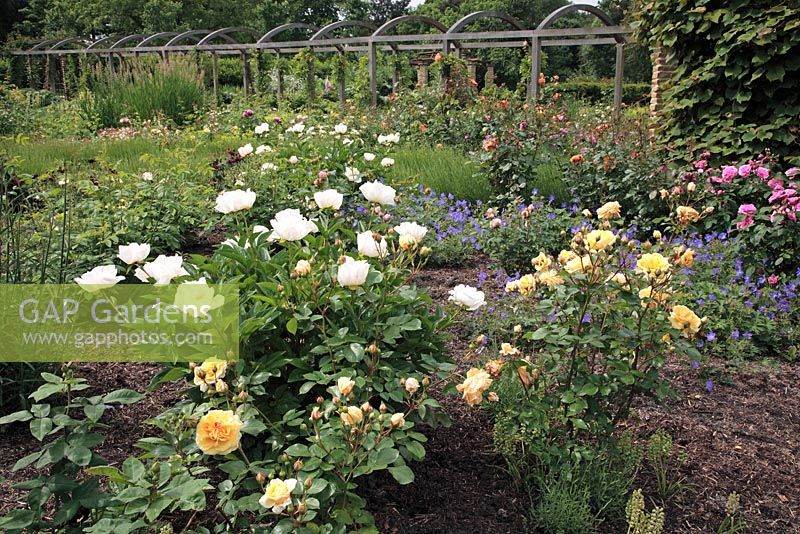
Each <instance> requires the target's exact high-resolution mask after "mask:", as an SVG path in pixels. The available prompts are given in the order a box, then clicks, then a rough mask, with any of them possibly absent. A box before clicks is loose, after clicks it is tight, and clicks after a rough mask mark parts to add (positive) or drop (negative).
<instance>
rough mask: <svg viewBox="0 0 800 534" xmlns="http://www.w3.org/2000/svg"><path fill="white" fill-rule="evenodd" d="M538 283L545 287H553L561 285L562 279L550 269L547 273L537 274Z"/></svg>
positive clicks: (556, 272)
mask: <svg viewBox="0 0 800 534" xmlns="http://www.w3.org/2000/svg"><path fill="white" fill-rule="evenodd" d="M539 282H541V283H542V284H544V285H546V286H547V287H555V286H560V285H561V284H563V283H564V279H563V278H561V277H560V276H559V275H558V271H554V270H552V269H550V270H549V271H544V272H541V273H539Z"/></svg>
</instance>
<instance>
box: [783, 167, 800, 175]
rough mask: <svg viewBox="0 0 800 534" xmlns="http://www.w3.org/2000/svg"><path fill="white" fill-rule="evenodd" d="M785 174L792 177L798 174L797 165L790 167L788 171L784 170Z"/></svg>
mask: <svg viewBox="0 0 800 534" xmlns="http://www.w3.org/2000/svg"><path fill="white" fill-rule="evenodd" d="M785 174H786V176H787V177H788V178H794V177H795V176H797V175H798V174H800V169H798V168H797V167H792V168H791V169H789V170H788V171H786V173H785Z"/></svg>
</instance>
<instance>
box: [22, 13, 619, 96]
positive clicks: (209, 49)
mask: <svg viewBox="0 0 800 534" xmlns="http://www.w3.org/2000/svg"><path fill="white" fill-rule="evenodd" d="M576 12H585V13H589V14H591V15H594V16H595V17H596V18H597V19H599V20H600V21H602V22H603V24H604V26H603V27H598V28H592V27H588V28H552V27H551V26H552V25H553V23H555V22H556V21H557V20H559V19H560V18H561V17H563V16H565V15H568V14H570V13H576ZM487 18H489V19H499V20H502V21H504V22H505V23H507V24H508V25H509V26H511V27H512V28H513V29H512V30H507V31H486V32H464V31H462V30H463V29H464V28H465V27H467V26H468V25H470V24H471V23H473V22H475V21H478V20H481V19H487ZM406 23H422V24H425V25H428V26H430V27H431V28H432V29H434V30H436V31H438V32H439V33H428V34H400V35H390V34H389V32H391V31H392V30H394V29H395V28H397V27H398V26H400V25H402V24H406ZM342 29H346V30H348V31H349V33H350V34H351V35H349V36H347V37H335V36H333V35H332V34H333V32H335V31H338V30H342ZM357 30H367V31H369V32H370V34H369V35H365V36H354V35H352V33H354V32H355V31H357ZM290 31H303V32H306V33H311V34H312V35H311V36H310V37H309V38H308V39H306V40H299V41H276V40H275V38H276V37H278V36H279V35H281V34H285V33H287V32H290ZM630 33H632V32H631V30H630V29H629V28H626V27H623V26H616V25H614V22H613V20H612V19H611V17H609V16H608V15H607V14H606V13H605V12H604V11H602V10H601V9H599V8H597V7H595V6H592V5H588V4H574V5H569V6H564V7H562V8H560V9H557V10H555V11H553V12H552V13H551V14H550V15H548V16H547V17H545V19H544V20H543V21H542V22H541V23H540V24H539V25H538V26H537V27H536V28H535V29H533V30H529V29H525V28H524V26H523V25H522V23H520V22H519V21H517V20H516V19H514V18H513V17H511V16H509V15H507V14H505V13H501V12H498V11H478V12H475V13H471V14H469V15H467V16H465V17H463V18H462V19H460V20H459V21H457V22H455V23H454V24H453V25H452V26H451V27H449V28H447V27H446V26H444V25H443V24H441V23H440V22H438V21H436V20H434V19H431V18H429V17H423V16H420V15H404V16H401V17H397V18H395V19H392V20H390V21H388V22H386V23H384V24H383V25H382V26H380V27H378V28H375V27H374V26H373V25H372V24H370V23H368V22H363V21H339V22H334V23H332V24H329V25H327V26H325V27H323V28H318V27H316V26H313V25H310V24H302V23H288V24H283V25H281V26H278V27H277V28H273V29H272V30H270V31H268V32H267V33H265V34H263V35H262V34H261V33H260V32H258V31H256V30H254V29H251V28H243V27H231V28H222V29H218V30H213V31H212V30H189V31H185V32H160V33H155V34H150V35H146V34H134V35H126V36H105V37H102V38H100V39H97V40H95V41H89V40H87V39H84V38H81V37H70V38H66V39H51V40H46V41H41V42H38V43H36V44H35V45H33V46H32V47H31V48H29V49H27V50H14V51H12V52H11V53H12V54H13V55H18V56H26V57H27V60H28V71H29V72H32V71H33V68H34V65H33V62H34V58H37V57H40V58H44V60H43V61H41V60H40V61H39V63H40V65H39V67H40V68H44V71H45V77H44V78H45V80H48V82H47V83H46V85H48V84H49V85H50V88H51V89H53V90H55V89H56V83H55V80H57V79H58V75H59V73H58V70H59V68H61V69H62V70H63V69H64V65H63V64H62V63H63V62H59V61H55V60H54V59H53V60H51V58H57V57H60V58H62V59H63V58H64V57H65V56H69V55H79V56H81V55H83V56H86V55H94V56H96V57H98V58H100V59H101V60H102V59H106V60H107V61H108V62H109V64H110V65H112V66H113V64H114V58H115V56H116V57H118V58H120V61H121V60H122V58H124V57H126V56H138V55H141V54H158V55H160V56H161V57H162V58H164V59H166V58H167V57H168V56H169V54H172V53H184V54H185V53H188V52H205V53H209V54H211V56H212V66H213V69H212V70H213V72H212V76H213V88H214V91H215V92H216V90H217V87H218V85H219V84H218V76H219V69H218V64H217V60H218V57H219V56H222V55H239V56H240V57H241V59H242V80H243V88H244V93H245V97H246V96H247V95H248V94H249V93H250V91H251V86H252V82H251V75H250V68H249V63H248V56H249V53H250V52H251V51H255V53H256V55H258V56H260V55H261V54H262V53H263V52H267V53H272V54H275V55H277V56H282V55H294V54H297V53H299V52H301V51H303V50H310V51H311V52H312V53H334V54H340V55H342V56H343V55H344V54H347V53H349V52H358V53H364V52H366V53H368V54H369V78H370V92H371V103H372V106H376V105H377V103H378V89H377V87H378V73H377V70H378V69H377V52H378V50H381V51H388V52H389V53H390V54H392V55H396V54H397V53H398V52H402V51H441V52H442V53H444V54H447V53H449V52H450V51H451V49H452V51H453V52H454V53H455V54H456V55H458V56H459V57H461V56H462V55H463V54H464V52H465V51H467V50H470V49H487V48H524V49H527V50H528V53H529V54H530V58H531V76H530V81H529V83H528V93H527V94H528V99H529V100H531V101H536V100H538V98H539V84H538V81H539V74H540V72H541V53H542V47H545V46H578V45H604V44H613V45H615V47H616V69H615V76H614V109H615V110H616V111H619V110H620V108H621V105H622V77H623V68H624V55H623V51H624V47H625V44H626V42H627V40H626V35H628V34H630ZM416 64H417V69H418V70H420V69H425V70H426V71H427V67H428V65H426V64H424V62H416ZM281 74H282V73H281V72H279V73H278V80H279V83H278V97H279V98H281V97H282V95H283V91H282V89H283V88H282V83H281V82H282V76H281ZM339 75H340V78H339V99H340V101H341V102H342V103H344V100H345V80H344V76H343V72H342V71H340V73H339ZM62 76H63V72H62ZM424 78H426V76H425V77H424ZM392 81H393V87H394V88H395V89H397V88H398V87H399V73H398V72H397V70H395V73H394V76H393V80H392Z"/></svg>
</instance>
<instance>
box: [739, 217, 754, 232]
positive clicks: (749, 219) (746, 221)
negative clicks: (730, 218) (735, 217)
mask: <svg viewBox="0 0 800 534" xmlns="http://www.w3.org/2000/svg"><path fill="white" fill-rule="evenodd" d="M754 222H755V219H753V218H752V217H745V218H744V219H742V220H741V221H739V222H738V223H736V229H737V230H744V229H745V228H747V227H748V226H750V225H751V224H753V223H754Z"/></svg>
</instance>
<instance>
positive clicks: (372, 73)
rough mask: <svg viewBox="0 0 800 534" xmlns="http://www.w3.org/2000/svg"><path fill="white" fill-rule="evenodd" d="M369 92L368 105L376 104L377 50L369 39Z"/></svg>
mask: <svg viewBox="0 0 800 534" xmlns="http://www.w3.org/2000/svg"><path fill="white" fill-rule="evenodd" d="M369 92H370V105H371V106H372V107H373V108H374V107H377V106H378V51H377V48H376V46H375V41H373V40H372V39H370V40H369Z"/></svg>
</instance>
